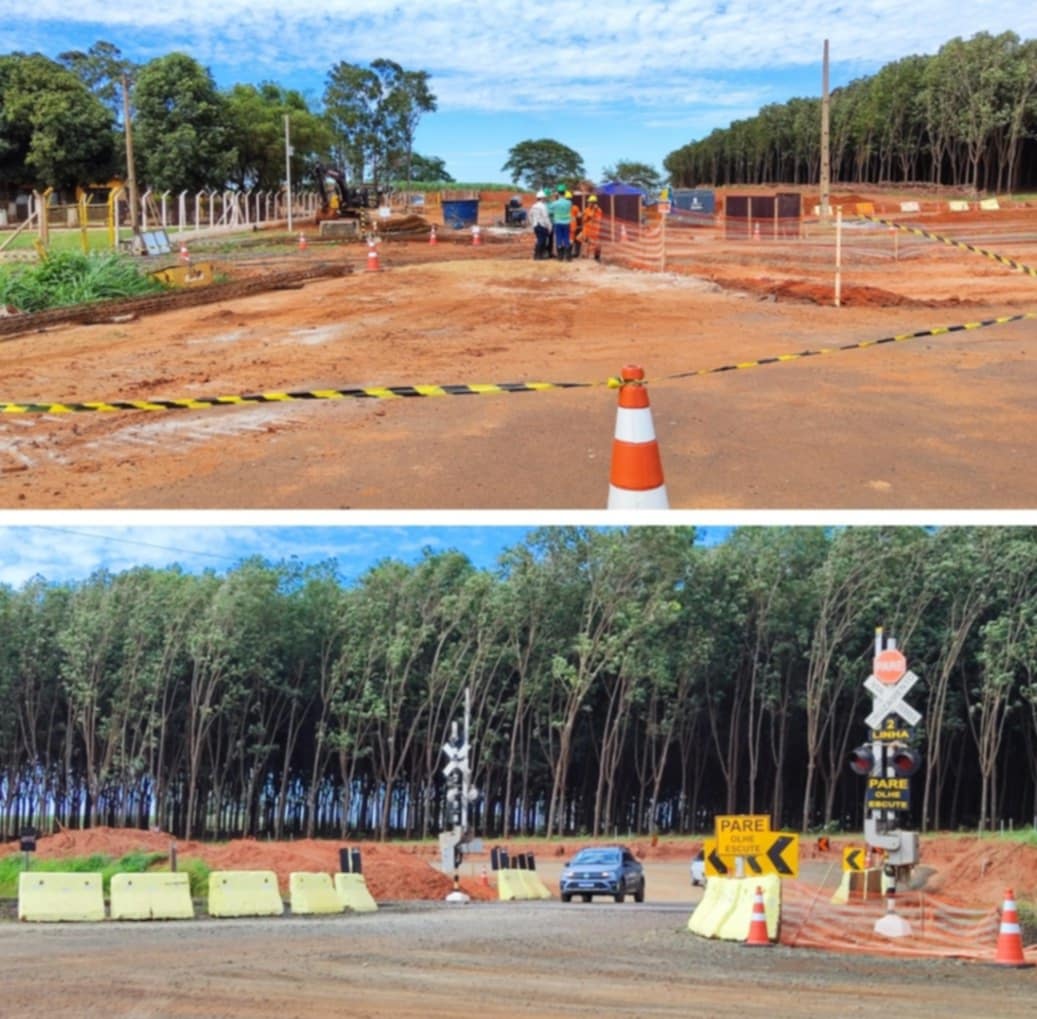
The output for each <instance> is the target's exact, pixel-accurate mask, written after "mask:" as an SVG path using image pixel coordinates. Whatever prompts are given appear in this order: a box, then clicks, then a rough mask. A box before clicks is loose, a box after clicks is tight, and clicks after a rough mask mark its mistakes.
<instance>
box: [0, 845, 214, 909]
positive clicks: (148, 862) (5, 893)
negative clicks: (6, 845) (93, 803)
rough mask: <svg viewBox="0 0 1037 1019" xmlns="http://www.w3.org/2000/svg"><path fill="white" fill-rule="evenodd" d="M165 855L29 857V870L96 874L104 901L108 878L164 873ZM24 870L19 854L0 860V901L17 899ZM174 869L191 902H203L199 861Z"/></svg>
mask: <svg viewBox="0 0 1037 1019" xmlns="http://www.w3.org/2000/svg"><path fill="white" fill-rule="evenodd" d="M168 869H169V856H168V854H166V853H148V852H133V853H126V854H125V855H124V856H120V857H118V858H115V857H111V856H107V855H104V854H102V853H95V854H93V855H92V856H77V857H69V858H68V859H63V860H40V859H37V858H36V857H35V856H33V857H31V858H30V862H29V870H30V871H33V872H34V873H38V872H43V873H51V874H54V873H61V874H69V873H72V874H98V873H99V874H100V875H101V885H102V888H103V890H104V896H105V898H108V896H109V895H110V893H111V883H112V875H114V874H146V873H148V872H149V871H157V870H168ZM24 870H25V857H24V855H23V854H22V853H16V854H12V855H11V856H5V857H0V899H17V898H18V876H19V875H20V874H21V873H22V872H23V871H24ZM177 870H179V871H184V872H186V873H187V875H188V880H189V882H190V885H191V898H192V899H205V898H208V894H209V871H210V868H209V867H208V866H206V864H204V863H202V861H201V860H190V859H185V860H179V861H178V862H177Z"/></svg>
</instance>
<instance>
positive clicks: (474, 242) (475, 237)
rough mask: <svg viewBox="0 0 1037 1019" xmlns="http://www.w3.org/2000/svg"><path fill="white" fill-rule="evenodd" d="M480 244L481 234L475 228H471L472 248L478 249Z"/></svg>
mask: <svg viewBox="0 0 1037 1019" xmlns="http://www.w3.org/2000/svg"><path fill="white" fill-rule="evenodd" d="M480 244H482V233H481V232H480V230H479V228H478V227H477V226H473V227H472V246H473V247H478V246H479V245H480Z"/></svg>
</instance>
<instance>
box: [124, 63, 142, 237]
mask: <svg viewBox="0 0 1037 1019" xmlns="http://www.w3.org/2000/svg"><path fill="white" fill-rule="evenodd" d="M122 126H123V130H124V131H125V132H126V187H127V188H128V189H129V192H130V229H131V230H132V231H133V238H134V241H136V240H137V238H138V236H139V234H140V221H139V219H138V209H137V171H136V169H135V168H134V165H133V125H132V123H131V122H130V81H129V77H128V76H127V75H125V74H124V75H123V76H122Z"/></svg>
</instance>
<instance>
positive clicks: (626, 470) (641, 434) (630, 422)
mask: <svg viewBox="0 0 1037 1019" xmlns="http://www.w3.org/2000/svg"><path fill="white" fill-rule="evenodd" d="M621 376H622V380H621V382H620V385H619V410H618V411H617V413H616V431H615V436H614V438H613V440H612V472H611V477H610V479H609V498H608V508H609V509H669V508H670V503H669V499H668V498H667V496H666V485H665V484H664V483H663V465H662V459H661V457H660V456H659V444H658V442H656V440H655V427H654V425H653V424H652V410H651V407H649V405H648V390H647V389H645V387H644V384H643V382H642V380H643V379H644V377H645V373H644V370H643V369H642V368H639V367H638V366H637V365H633V364H628V365H626V366H625V367H624V368H623V371H622V373H621Z"/></svg>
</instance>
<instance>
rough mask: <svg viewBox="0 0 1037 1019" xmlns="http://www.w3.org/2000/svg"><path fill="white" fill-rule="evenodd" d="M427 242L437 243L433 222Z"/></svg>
mask: <svg viewBox="0 0 1037 1019" xmlns="http://www.w3.org/2000/svg"><path fill="white" fill-rule="evenodd" d="M428 242H429V244H438V243H439V239H438V238H437V237H436V224H435V223H433V224H432V229H431V230H430V231H429V235H428Z"/></svg>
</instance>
